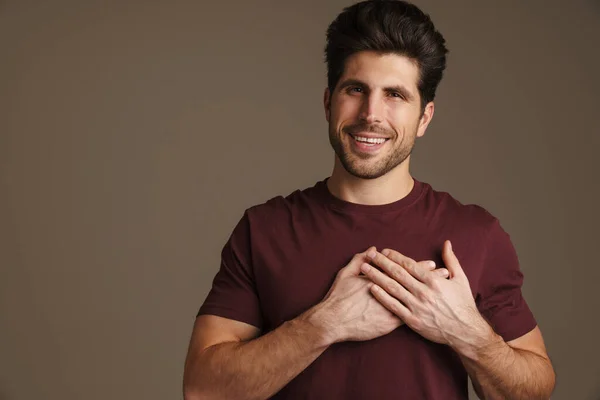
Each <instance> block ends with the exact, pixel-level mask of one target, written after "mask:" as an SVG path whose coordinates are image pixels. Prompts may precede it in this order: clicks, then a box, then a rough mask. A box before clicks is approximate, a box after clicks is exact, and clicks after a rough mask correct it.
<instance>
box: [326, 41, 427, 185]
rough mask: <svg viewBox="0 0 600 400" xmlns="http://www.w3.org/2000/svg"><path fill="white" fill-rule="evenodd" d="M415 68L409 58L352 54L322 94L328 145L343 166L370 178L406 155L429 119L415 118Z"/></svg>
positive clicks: (417, 111) (418, 106)
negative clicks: (332, 89)
mask: <svg viewBox="0 0 600 400" xmlns="http://www.w3.org/2000/svg"><path fill="white" fill-rule="evenodd" d="M418 78H419V68H418V67H417V65H416V64H415V63H414V62H413V61H411V60H410V59H409V58H407V57H404V56H399V55H395V54H386V55H381V54H378V53H375V52H371V51H363V52H359V53H355V54H353V55H352V56H350V57H349V58H348V59H347V60H346V64H345V70H344V73H343V74H342V76H341V78H340V80H339V81H338V83H337V86H336V87H335V89H334V91H333V93H329V90H326V91H325V114H326V118H327V121H328V122H329V142H330V143H331V146H332V147H333V149H334V151H335V153H336V155H337V157H338V158H339V160H340V162H341V163H342V165H343V166H344V168H345V169H346V170H347V171H348V172H349V173H350V174H352V175H354V176H356V177H358V178H362V179H375V178H379V177H380V176H382V175H384V174H386V173H388V172H389V171H391V170H392V169H394V168H395V167H396V166H398V165H400V164H401V163H402V162H404V160H406V159H407V157H408V156H409V155H410V153H411V151H412V148H413V146H414V143H415V138H416V137H420V136H423V135H424V134H425V129H426V128H427V125H428V124H429V121H430V120H431V117H432V116H433V102H431V103H429V104H427V106H426V107H425V111H424V113H423V114H421V99H420V96H419V91H418V89H417V81H418Z"/></svg>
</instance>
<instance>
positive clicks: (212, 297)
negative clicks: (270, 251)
mask: <svg viewBox="0 0 600 400" xmlns="http://www.w3.org/2000/svg"><path fill="white" fill-rule="evenodd" d="M203 314H211V315H216V316H219V317H223V318H228V319H234V320H236V321H241V322H245V323H247V324H250V325H254V326H256V327H258V328H261V326H262V316H261V315H262V314H261V311H260V304H259V301H258V294H257V291H256V282H255V279H254V272H253V269H252V255H251V238H250V224H249V220H248V213H247V212H246V213H244V216H243V217H242V219H241V220H240V221H239V222H238V224H237V225H236V227H235V228H234V230H233V232H232V234H231V236H230V237H229V240H228V241H227V243H226V244H225V246H224V247H223V250H222V252H221V266H220V268H219V271H218V272H217V274H216V276H215V278H214V280H213V283H212V287H211V289H210V292H209V293H208V295H207V297H206V299H205V300H204V303H203V304H202V306H201V307H200V310H199V311H198V315H203Z"/></svg>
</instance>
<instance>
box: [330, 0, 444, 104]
mask: <svg viewBox="0 0 600 400" xmlns="http://www.w3.org/2000/svg"><path fill="white" fill-rule="evenodd" d="M445 43H446V41H445V40H444V37H443V36H442V34H441V33H440V32H438V31H437V30H436V29H435V26H434V25H433V22H431V19H430V18H429V15H427V14H425V13H424V12H423V11H421V10H420V9H419V8H418V7H417V6H415V5H413V4H410V3H408V2H405V1H399V0H368V1H362V2H360V3H356V4H354V5H352V6H350V7H347V8H345V9H344V10H343V11H342V13H341V14H340V15H338V16H337V18H336V19H335V20H334V21H333V22H332V23H331V24H330V25H329V28H328V29H327V44H326V46H325V62H326V63H327V85H328V87H329V90H330V91H331V92H332V93H333V90H334V89H335V86H336V85H337V83H338V81H339V79H340V77H341V76H342V74H343V72H344V65H345V62H346V59H347V58H348V57H349V56H351V55H352V54H354V53H357V52H359V51H365V50H371V51H377V52H380V53H382V54H390V53H391V54H398V55H403V56H406V57H409V58H411V59H413V60H414V61H416V63H417V65H418V67H419V82H418V83H417V88H418V89H419V94H420V97H421V109H422V110H423V109H424V107H425V105H426V104H427V103H429V102H430V101H432V100H433V99H434V97H435V91H436V89H437V87H438V84H439V83H440V81H441V80H442V75H443V73H444V69H445V68H446V54H447V53H448V49H447V48H446V46H445Z"/></svg>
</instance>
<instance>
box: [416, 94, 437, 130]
mask: <svg viewBox="0 0 600 400" xmlns="http://www.w3.org/2000/svg"><path fill="white" fill-rule="evenodd" d="M434 110H435V106H434V104H433V101H430V102H429V103H427V105H426V106H425V110H423V115H421V119H420V120H419V128H418V129H417V137H421V136H423V135H425V131H426V130H427V126H429V123H430V122H431V119H432V118H433V112H434Z"/></svg>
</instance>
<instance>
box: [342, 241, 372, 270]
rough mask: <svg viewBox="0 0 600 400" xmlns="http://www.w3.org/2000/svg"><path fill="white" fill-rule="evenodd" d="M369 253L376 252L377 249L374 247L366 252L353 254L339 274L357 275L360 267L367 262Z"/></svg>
mask: <svg viewBox="0 0 600 400" xmlns="http://www.w3.org/2000/svg"><path fill="white" fill-rule="evenodd" d="M370 251H377V248H376V247H375V246H371V247H369V248H368V249H367V250H366V251H364V252H362V253H357V254H355V255H354V257H352V259H351V260H350V262H349V263H348V264H347V265H346V266H345V267H344V268H342V269H341V270H340V273H341V274H343V275H359V274H360V266H361V265H362V264H363V263H364V262H365V261H367V253H368V252H370Z"/></svg>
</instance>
